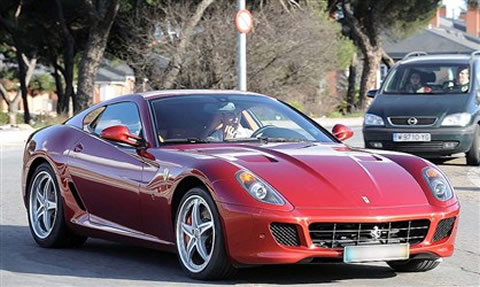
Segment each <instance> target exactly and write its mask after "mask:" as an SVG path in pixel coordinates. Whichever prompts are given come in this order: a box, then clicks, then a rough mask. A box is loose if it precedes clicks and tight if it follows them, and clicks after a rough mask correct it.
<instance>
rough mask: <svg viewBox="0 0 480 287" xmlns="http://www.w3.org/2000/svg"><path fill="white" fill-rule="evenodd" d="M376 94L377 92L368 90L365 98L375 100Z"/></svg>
mask: <svg viewBox="0 0 480 287" xmlns="http://www.w3.org/2000/svg"><path fill="white" fill-rule="evenodd" d="M377 92H378V90H370V91H368V92H367V97H369V98H375V96H376V95H377Z"/></svg>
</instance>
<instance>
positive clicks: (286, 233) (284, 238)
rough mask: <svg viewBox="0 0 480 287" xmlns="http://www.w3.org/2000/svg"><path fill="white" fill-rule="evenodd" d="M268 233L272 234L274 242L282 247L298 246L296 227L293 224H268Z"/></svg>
mask: <svg viewBox="0 0 480 287" xmlns="http://www.w3.org/2000/svg"><path fill="white" fill-rule="evenodd" d="M270 231H271V232H272V234H273V237H274V238H275V240H276V241H277V242H278V243H280V244H282V245H287V246H299V245H300V240H299V238H298V232H297V227H296V226H295V225H294V224H286V223H272V224H270Z"/></svg>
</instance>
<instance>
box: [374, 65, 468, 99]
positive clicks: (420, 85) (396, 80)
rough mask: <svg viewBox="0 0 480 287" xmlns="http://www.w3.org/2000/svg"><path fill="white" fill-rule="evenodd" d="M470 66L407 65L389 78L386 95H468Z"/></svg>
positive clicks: (402, 66) (400, 67)
mask: <svg viewBox="0 0 480 287" xmlns="http://www.w3.org/2000/svg"><path fill="white" fill-rule="evenodd" d="M469 74H470V72H469V67H468V65H461V64H405V65H400V66H399V67H398V68H397V69H396V70H394V71H393V72H392V74H391V75H390V76H389V77H388V79H387V82H386V85H385V89H384V91H383V92H384V93H385V94H459V93H467V92H468V89H469V83H470V76H469Z"/></svg>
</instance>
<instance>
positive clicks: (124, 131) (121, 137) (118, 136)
mask: <svg viewBox="0 0 480 287" xmlns="http://www.w3.org/2000/svg"><path fill="white" fill-rule="evenodd" d="M100 137H101V138H103V139H106V140H111V141H115V142H119V143H124V144H128V145H131V146H134V147H137V148H138V147H141V146H142V145H143V144H144V143H143V142H144V141H143V139H142V138H141V137H139V136H136V135H134V134H131V133H130V131H129V130H128V128H127V127H126V126H123V125H117V126H111V127H108V128H106V129H104V130H102V132H101V133H100Z"/></svg>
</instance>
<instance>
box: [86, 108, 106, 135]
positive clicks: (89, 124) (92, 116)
mask: <svg viewBox="0 0 480 287" xmlns="http://www.w3.org/2000/svg"><path fill="white" fill-rule="evenodd" d="M104 110H105V107H100V108H98V109H95V110H93V111H91V112H90V113H89V114H88V115H86V116H85V118H83V125H82V126H83V130H84V131H87V132H92V131H93V130H94V129H95V123H96V121H97V119H98V117H99V116H100V115H101V114H102V112H103V111H104Z"/></svg>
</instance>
